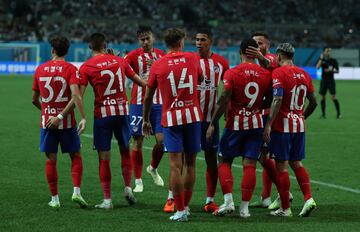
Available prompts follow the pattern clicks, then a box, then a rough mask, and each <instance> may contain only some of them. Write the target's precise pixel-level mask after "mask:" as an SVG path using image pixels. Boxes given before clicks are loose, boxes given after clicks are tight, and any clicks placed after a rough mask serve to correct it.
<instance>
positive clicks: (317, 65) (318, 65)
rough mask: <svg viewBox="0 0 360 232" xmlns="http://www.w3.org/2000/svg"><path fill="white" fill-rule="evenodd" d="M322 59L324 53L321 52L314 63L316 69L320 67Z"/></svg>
mask: <svg viewBox="0 0 360 232" xmlns="http://www.w3.org/2000/svg"><path fill="white" fill-rule="evenodd" d="M323 59H324V54H323V53H321V55H320V59H319V60H318V62H317V64H316V69H319V68H320V67H321V63H322V61H323Z"/></svg>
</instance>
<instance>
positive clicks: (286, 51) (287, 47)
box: [276, 43, 295, 60]
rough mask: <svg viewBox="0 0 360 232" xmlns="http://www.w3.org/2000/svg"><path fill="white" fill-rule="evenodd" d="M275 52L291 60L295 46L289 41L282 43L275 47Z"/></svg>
mask: <svg viewBox="0 0 360 232" xmlns="http://www.w3.org/2000/svg"><path fill="white" fill-rule="evenodd" d="M276 54H280V55H281V56H282V57H284V58H286V59H290V60H291V59H292V58H293V57H294V54H295V48H294V47H293V46H292V45H291V44H290V43H282V44H280V45H279V46H278V47H277V48H276Z"/></svg>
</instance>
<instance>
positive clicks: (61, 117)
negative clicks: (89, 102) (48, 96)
mask: <svg viewBox="0 0 360 232" xmlns="http://www.w3.org/2000/svg"><path fill="white" fill-rule="evenodd" d="M56 117H57V118H58V119H60V120H63V119H64V116H62V114H58V115H57V116H56Z"/></svg>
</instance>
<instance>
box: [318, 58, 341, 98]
mask: <svg viewBox="0 0 360 232" xmlns="http://www.w3.org/2000/svg"><path fill="white" fill-rule="evenodd" d="M321 68H322V73H321V82H320V91H319V93H320V95H325V94H326V91H327V90H328V89H329V92H330V94H331V95H335V94H336V88H335V80H334V71H332V72H325V71H324V70H325V69H327V68H331V69H332V70H335V69H336V70H337V71H336V72H338V71H339V65H338V62H337V61H336V60H335V59H333V58H329V59H323V60H322V62H321Z"/></svg>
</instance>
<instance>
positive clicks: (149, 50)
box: [142, 47, 154, 53]
mask: <svg viewBox="0 0 360 232" xmlns="http://www.w3.org/2000/svg"><path fill="white" fill-rule="evenodd" d="M153 49H154V48H153V47H151V48H149V49H146V48H142V50H143V51H144V52H147V53H151V52H152V51H153Z"/></svg>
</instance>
